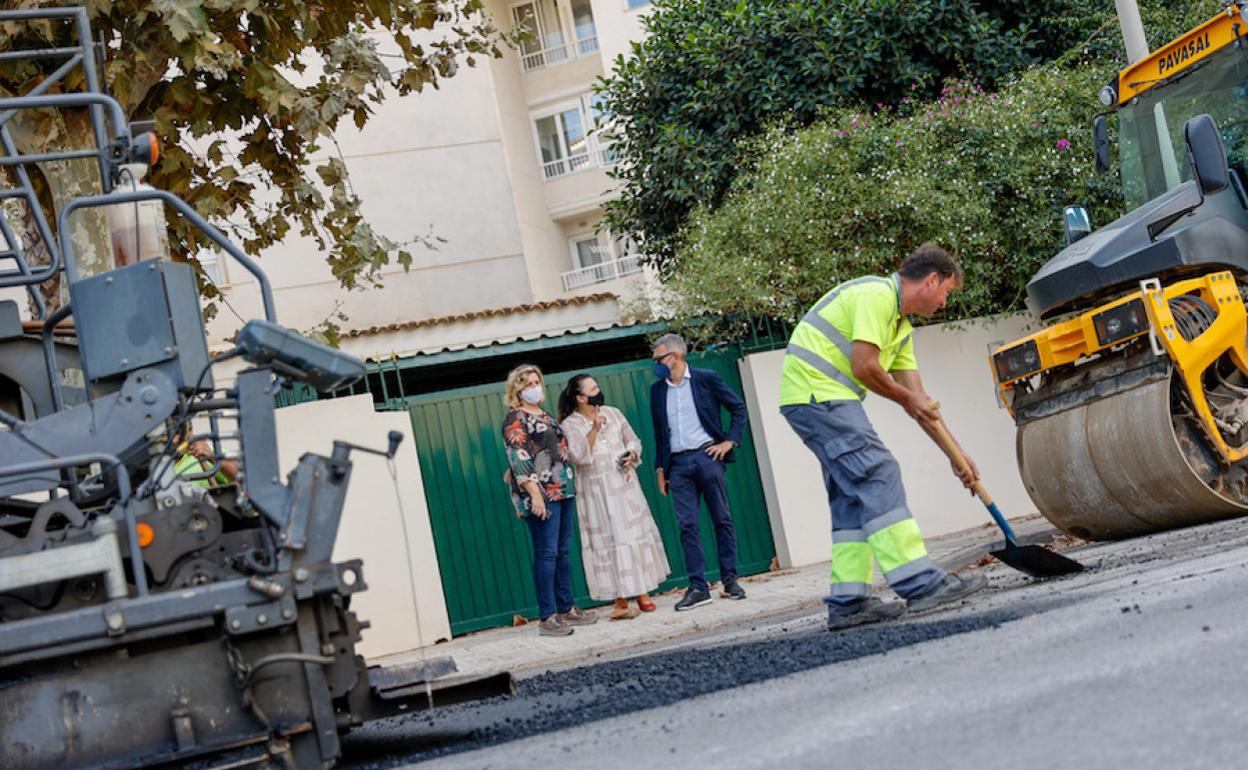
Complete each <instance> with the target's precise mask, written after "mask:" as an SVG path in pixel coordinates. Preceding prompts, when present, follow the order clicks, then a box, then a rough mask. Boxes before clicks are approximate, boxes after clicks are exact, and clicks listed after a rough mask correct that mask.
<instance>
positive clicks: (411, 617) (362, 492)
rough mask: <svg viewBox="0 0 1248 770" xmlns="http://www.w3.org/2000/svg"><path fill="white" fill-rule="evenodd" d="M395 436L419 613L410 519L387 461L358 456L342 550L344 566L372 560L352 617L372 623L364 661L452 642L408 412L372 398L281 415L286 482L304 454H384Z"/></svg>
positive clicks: (295, 409) (321, 404)
mask: <svg viewBox="0 0 1248 770" xmlns="http://www.w3.org/2000/svg"><path fill="white" fill-rule="evenodd" d="M391 430H398V431H401V432H402V433H403V437H404V438H403V443H402V444H400V445H399V452H398V455H397V456H396V458H395V462H396V464H397V467H398V471H399V472H398V477H399V495H400V497H401V499H402V502H403V516H405V517H406V521H407V546H408V548H410V551H411V557H412V567H413V569H414V570H415V582H416V604H415V606H413V600H412V591H411V588H410V585H411V583H410V581H409V578H408V571H407V570H408V560H407V559H408V557H407V550H406V549H405V548H404V545H403V543H404V538H403V519H401V518H400V511H399V505H398V502H397V500H396V497H395V490H394V483H393V481H391V479H390V474H389V472H388V471H387V470H386V461H385V460H384V459H383V458H380V457H376V456H374V455H367V454H362V453H356V454H354V455H352V458H351V460H352V464H353V469H352V474H351V486H350V487H349V489H348V491H347V501H346V506H345V510H344V511H343V516H342V523H341V525H340V527H339V529H338V542H337V545H336V546H335V547H334V559H335V560H337V561H342V560H346V559H356V558H360V559H363V560H364V580H365V582H367V583H368V590H367V591H364V592H363V593H359V594H356V595H355V596H354V597H353V598H352V599H351V609H352V610H354V611H355V612H356V613H357V614H358V615H359V616H360V618H362V619H364V620H367V621H369V622H371V623H372V627H371V628H369V629H367V630H365V631H364V633H363V636H364V641H363V642H361V644H360V646H359V650H360V652H361V654H363V655H364V656H365V657H369V658H372V657H378V656H381V655H389V654H391V653H396V652H403V651H405V650H411V649H415V648H417V647H423V646H426V645H430V644H434V643H435V642H437V641H439V640H442V639H450V638H451V625H450V620H449V618H448V616H447V612H446V599H445V598H444V595H443V593H442V577H441V573H440V571H439V570H438V558H437V553H436V552H435V550H434V545H433V530H432V529H431V527H430V524H429V508H428V505H427V504H426V502H425V489H424V485H423V483H422V481H421V475H420V462H419V461H418V460H417V457H416V442H415V440H414V439H413V437H412V424H411V421H410V420H409V419H408V416H407V413H406V412H375V411H373V401H372V396H369V395H363V396H353V397H351V398H338V399H333V400H331V401H314V402H312V403H308V404H300V405H299V406H292V407H288V408H286V409H279V410H278V411H277V440H278V451H279V453H280V458H281V463H282V476H283V478H285V474H287V473H289V472H290V470H291V469H293V468H294V467H295V465H296V464H297V463H298V461H299V457H300V456H301V455H302V454H303V453H304V452H314V453H317V454H325V455H328V454H329V453H330V452H331V451H332V445H333V441H334V440H335V439H341V440H343V441H350V442H351V443H355V444H360V445H363V446H368V447H374V448H378V449H384V448H385V446H386V435H387V433H389V431H391Z"/></svg>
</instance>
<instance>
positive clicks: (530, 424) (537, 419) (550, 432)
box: [503, 408, 576, 514]
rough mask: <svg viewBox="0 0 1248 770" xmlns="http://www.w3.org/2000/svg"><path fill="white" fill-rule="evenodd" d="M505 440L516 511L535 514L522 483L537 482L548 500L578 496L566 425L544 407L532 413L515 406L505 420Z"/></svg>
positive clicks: (513, 502) (555, 500)
mask: <svg viewBox="0 0 1248 770" xmlns="http://www.w3.org/2000/svg"><path fill="white" fill-rule="evenodd" d="M503 443H504V444H506V446H507V464H508V465H509V466H510V472H509V474H508V476H509V478H508V482H509V485H510V486H511V502H512V504H513V505H514V506H515V507H516V513H517V514H529V513H532V511H531V510H530V507H531V505H532V503H531V501H530V499H529V493H528V492H527V491H525V489H524V488H523V487H522V486H521V484H523V483H524V482H525V481H530V480H531V481H536V482H537V483H538V485H539V486H540V487H541V488H542V497H543V498H544V499H545V500H546V501H547V502H558V501H560V500H568V499H570V498H572V497H574V496H575V495H576V486H575V484H574V483H573V481H572V456H571V455H570V454H569V453H568V441H567V439H566V438H565V437H564V434H563V428H561V427H559V423H558V422H556V421H555V418H554V417H552V416H551V415H550V414H548V413H547V412H546V411H545V410H543V411H541V412H540V413H538V414H530V413H529V412H526V411H525V410H523V409H519V408H517V409H512V410H511V411H509V412H508V413H507V417H506V419H504V420H503Z"/></svg>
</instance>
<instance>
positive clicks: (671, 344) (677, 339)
mask: <svg viewBox="0 0 1248 770" xmlns="http://www.w3.org/2000/svg"><path fill="white" fill-rule="evenodd" d="M660 347H665V348H667V349H668V350H669V351H673V350H674V351H676V352H677V353H679V354H681V355H682V356H684V355H688V354H689V345H688V344H686V343H685V338H684V337H682V336H680V335H679V334H676V333H668V334H664V335H663V336H662V337H659V338H658V339H657V340H655V341H654V347H653V348H651V350H658V349H659V348H660Z"/></svg>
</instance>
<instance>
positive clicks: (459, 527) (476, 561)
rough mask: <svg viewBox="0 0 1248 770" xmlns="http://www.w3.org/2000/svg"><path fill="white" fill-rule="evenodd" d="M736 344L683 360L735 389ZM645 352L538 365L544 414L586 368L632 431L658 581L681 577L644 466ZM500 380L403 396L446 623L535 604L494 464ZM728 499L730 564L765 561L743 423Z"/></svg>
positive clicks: (649, 430) (762, 515)
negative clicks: (652, 523) (609, 360)
mask: <svg viewBox="0 0 1248 770" xmlns="http://www.w3.org/2000/svg"><path fill="white" fill-rule="evenodd" d="M739 358H740V353H739V351H738V350H737V349H736V348H735V347H733V348H728V349H725V350H717V351H714V352H710V353H703V354H695V355H693V356H691V357H690V363H691V364H692V365H694V366H697V367H703V368H708V369H714V370H715V371H716V372H718V373H719V374H720V375H721V376H722V377H723V378H724V381H725V382H726V383H727V384H728V386H729V387H731V388H732V389H733V390H735V391H736V392H737V393H741V392H742V391H741V376H740V374H739V372H738V370H737V361H738V359H739ZM650 369H651V362H650V360H649V359H643V360H640V361H631V362H628V363H622V364H614V365H611V366H604V367H596V368H590V369H583V370H576V371H569V372H555V373H551V372H547V373H546V386H547V387H546V390H547V402H546V404H545V406H546V408H547V409H548V410H549V411H550V412H551V413H552V414H553V413H554V409H555V399H556V398H557V396H558V392H559V391H560V390H562V389H563V386H564V384H565V383H566V382H567V380H568V378H569V377H570V376H572V375H573V374H576V373H577V372H578V371H587V372H589V373H590V374H592V375H593V376H594V378H595V379H597V380H598V383H599V385H601V387H602V391H603V393H605V394H606V396H607V403H608V404H611V405H612V406H615V407H617V408H618V409H620V410H621V411H622V412H623V413H624V415H625V416H626V417H627V418H628V420H629V422H630V423H631V424H632V426H633V428H634V430H636V431H637V435H638V436H640V437H641V441H642V446H643V455H647V456H643V458H642V463H643V464H642V467H641V469H640V470H641V473H640V474H639V476H640V479H641V485H642V489H643V490H644V491H645V494H646V499H647V500H648V501H649V503H650V509H651V510H652V511H653V512H654V515H655V519H656V521H657V522H658V526H659V531H660V532H661V533H662V535H663V545H664V546H665V547H666V549H667V557H668V562H669V563H670V564H671V568H672V575H671V577H669V578H668V579H667V581H665V582H664V583H663V584H662V585H661V586H660V587H659V588H660V590H667V589H669V588H673V587H676V586H683V585H687V584H688V583H687V580H686V573H685V565H684V556H683V554H682V552H681V549H680V535H679V531H678V529H677V525H676V518H675V515H674V513H673V511H672V506H671V502H670V499H669V498H666V497H663V496H661V495H659V493H658V485H657V483H656V481H655V476H654V472H653V471H652V470H651V467H652V463H653V460H654V457H653V452H654V446H655V444H654V427H653V425H652V423H651V419H650V406H649V399H650V383H651V382H653V375H652V374H651V372H650ZM502 393H503V386H502V383H499V384H498V385H489V386H479V387H474V388H465V389H462V390H457V391H452V392H450V393H445V392H443V393H433V394H428V395H424V396H415V397H411V398H409V399H407V404H408V409H409V411H410V413H411V417H412V427H413V429H414V433H415V437H416V447H417V451H418V453H419V455H420V469H421V473H422V475H423V477H424V485H425V494H426V497H427V499H428V503H429V516H430V519H431V521H432V526H433V538H434V544H435V547H436V549H437V554H438V564H439V567H440V569H441V573H442V587H443V591H444V592H445V594H446V605H447V610H448V612H449V614H450V620H451V633H452V634H464V633H468V632H470V631H477V630H480V629H483V628H491V627H494V626H501V625H509V624H510V623H511V622H512V618H513V616H514V615H517V614H519V615H524V616H526V617H529V618H532V617H534V616H536V613H537V597H536V595H535V593H534V590H533V578H532V574H533V573H532V563H533V556H532V553H533V552H532V547H531V545H530V541H529V533H528V529H527V527H526V526H525V525H524V523H523V522H521V521H520V520H519V519H517V518H516V517H515V514H514V513H513V512H512V507H511V500H510V497H509V492H508V490H507V487H506V486H505V485H504V483H503V473H504V472H505V471H506V470H507V460H506V457H505V455H504V453H503V444H502V434H501V427H502V420H503V415H504V414H505V412H506V409H505V407H504V406H503V403H502ZM727 478H728V500H729V504H730V505H731V507H732V513H733V519H734V520H735V522H736V527H737V545H738V555H737V562H738V564H737V569H738V571H739V572H740V573H741V574H742V575H751V574H755V573H758V572H763V571H766V570H767V568H768V567H769V566H770V564H771V560H772V557H773V556H774V555H775V545H774V544H773V542H772V539H771V526H770V524H769V523H768V518H767V508H766V504H765V503H764V500H763V489H762V482H761V481H760V479H759V474H758V461H757V459H756V455H755V453H754V442H753V439H752V437H751V435H750V432H749V430H748V427H747V430H746V433H745V437H744V439H743V440H742V442H741V446H740V447H739V448H738V449H737V452H736V462H735V463H734V464H732V465H730V466H729V467H728V476H727ZM703 511H704V514H703V516H702V543H703V546H704V547H705V549H706V558H707V579H708V580H711V581H715V580H717V579H718V577H719V567H718V564H719V561H718V558H717V557H716V555H715V537H714V530H713V528H712V526H711V524H710V517H709V516H708V515H706V514H705V507H704V508H703ZM579 535H580V533H579V531H578V532H577V533H576V534H575V535H574V541H573V544H572V562H573V588H574V590H575V593H576V596H577V601H578V603H580V602H586V601H588V596H589V591H588V589H587V588H586V585H585V575H584V570H583V569H582V567H581V558H580V547H579V545H578V543H579Z"/></svg>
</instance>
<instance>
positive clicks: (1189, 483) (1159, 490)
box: [1017, 374, 1248, 540]
mask: <svg viewBox="0 0 1248 770" xmlns="http://www.w3.org/2000/svg"><path fill="white" fill-rule="evenodd" d="M1173 379H1174V375H1173V374H1172V375H1171V376H1170V377H1169V378H1165V379H1160V380H1156V381H1153V382H1150V383H1148V384H1145V385H1142V386H1140V387H1136V388H1132V389H1130V390H1126V391H1123V392H1121V393H1117V394H1115V395H1112V396H1109V397H1107V398H1102V399H1099V400H1095V401H1090V402H1088V403H1086V404H1083V405H1081V406H1078V407H1075V408H1073V409H1068V410H1065V411H1062V412H1058V413H1056V414H1052V415H1049V416H1047V417H1042V418H1039V419H1036V420H1033V421H1031V422H1028V423H1025V424H1023V425H1021V426H1020V427H1019V430H1018V439H1017V450H1018V463H1019V469H1020V471H1021V473H1022V477H1023V483H1024V485H1025V486H1026V488H1027V492H1028V493H1029V494H1030V495H1031V499H1032V501H1033V502H1034V503H1035V504H1036V508H1037V509H1038V510H1039V511H1040V512H1041V513H1043V514H1044V515H1045V517H1046V518H1048V519H1049V520H1050V521H1051V522H1053V523H1054V524H1055V525H1056V526H1058V527H1059V528H1060V529H1062V530H1063V531H1065V532H1067V533H1069V534H1071V535H1074V536H1076V537H1080V538H1085V539H1091V540H1107V539H1116V538H1123V537H1130V536H1133V535H1139V534H1144V533H1147V532H1155V531H1158V530H1162V529H1171V528H1174V527H1182V526H1188V525H1192V524H1199V523H1203V522H1207V521H1213V520H1216V519H1223V518H1229V517H1233V516H1242V515H1244V514H1246V513H1248V473H1246V472H1245V469H1244V467H1243V464H1235V465H1231V466H1229V467H1227V466H1224V465H1223V464H1221V463H1219V462H1218V459H1217V457H1216V456H1215V455H1214V454H1213V453H1212V452H1211V451H1210V450H1209V448H1208V446H1207V443H1206V442H1205V441H1204V439H1203V437H1202V436H1201V435H1200V432H1199V429H1198V428H1197V426H1196V425H1195V423H1194V422H1193V421H1192V419H1191V418H1190V417H1189V416H1187V415H1184V414H1179V415H1177V416H1176V415H1174V414H1173V411H1174V410H1173V409H1172V404H1173V403H1175V401H1176V399H1175V393H1174V389H1175V384H1174V382H1173ZM1179 403H1180V404H1181V401H1180V402H1179Z"/></svg>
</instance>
